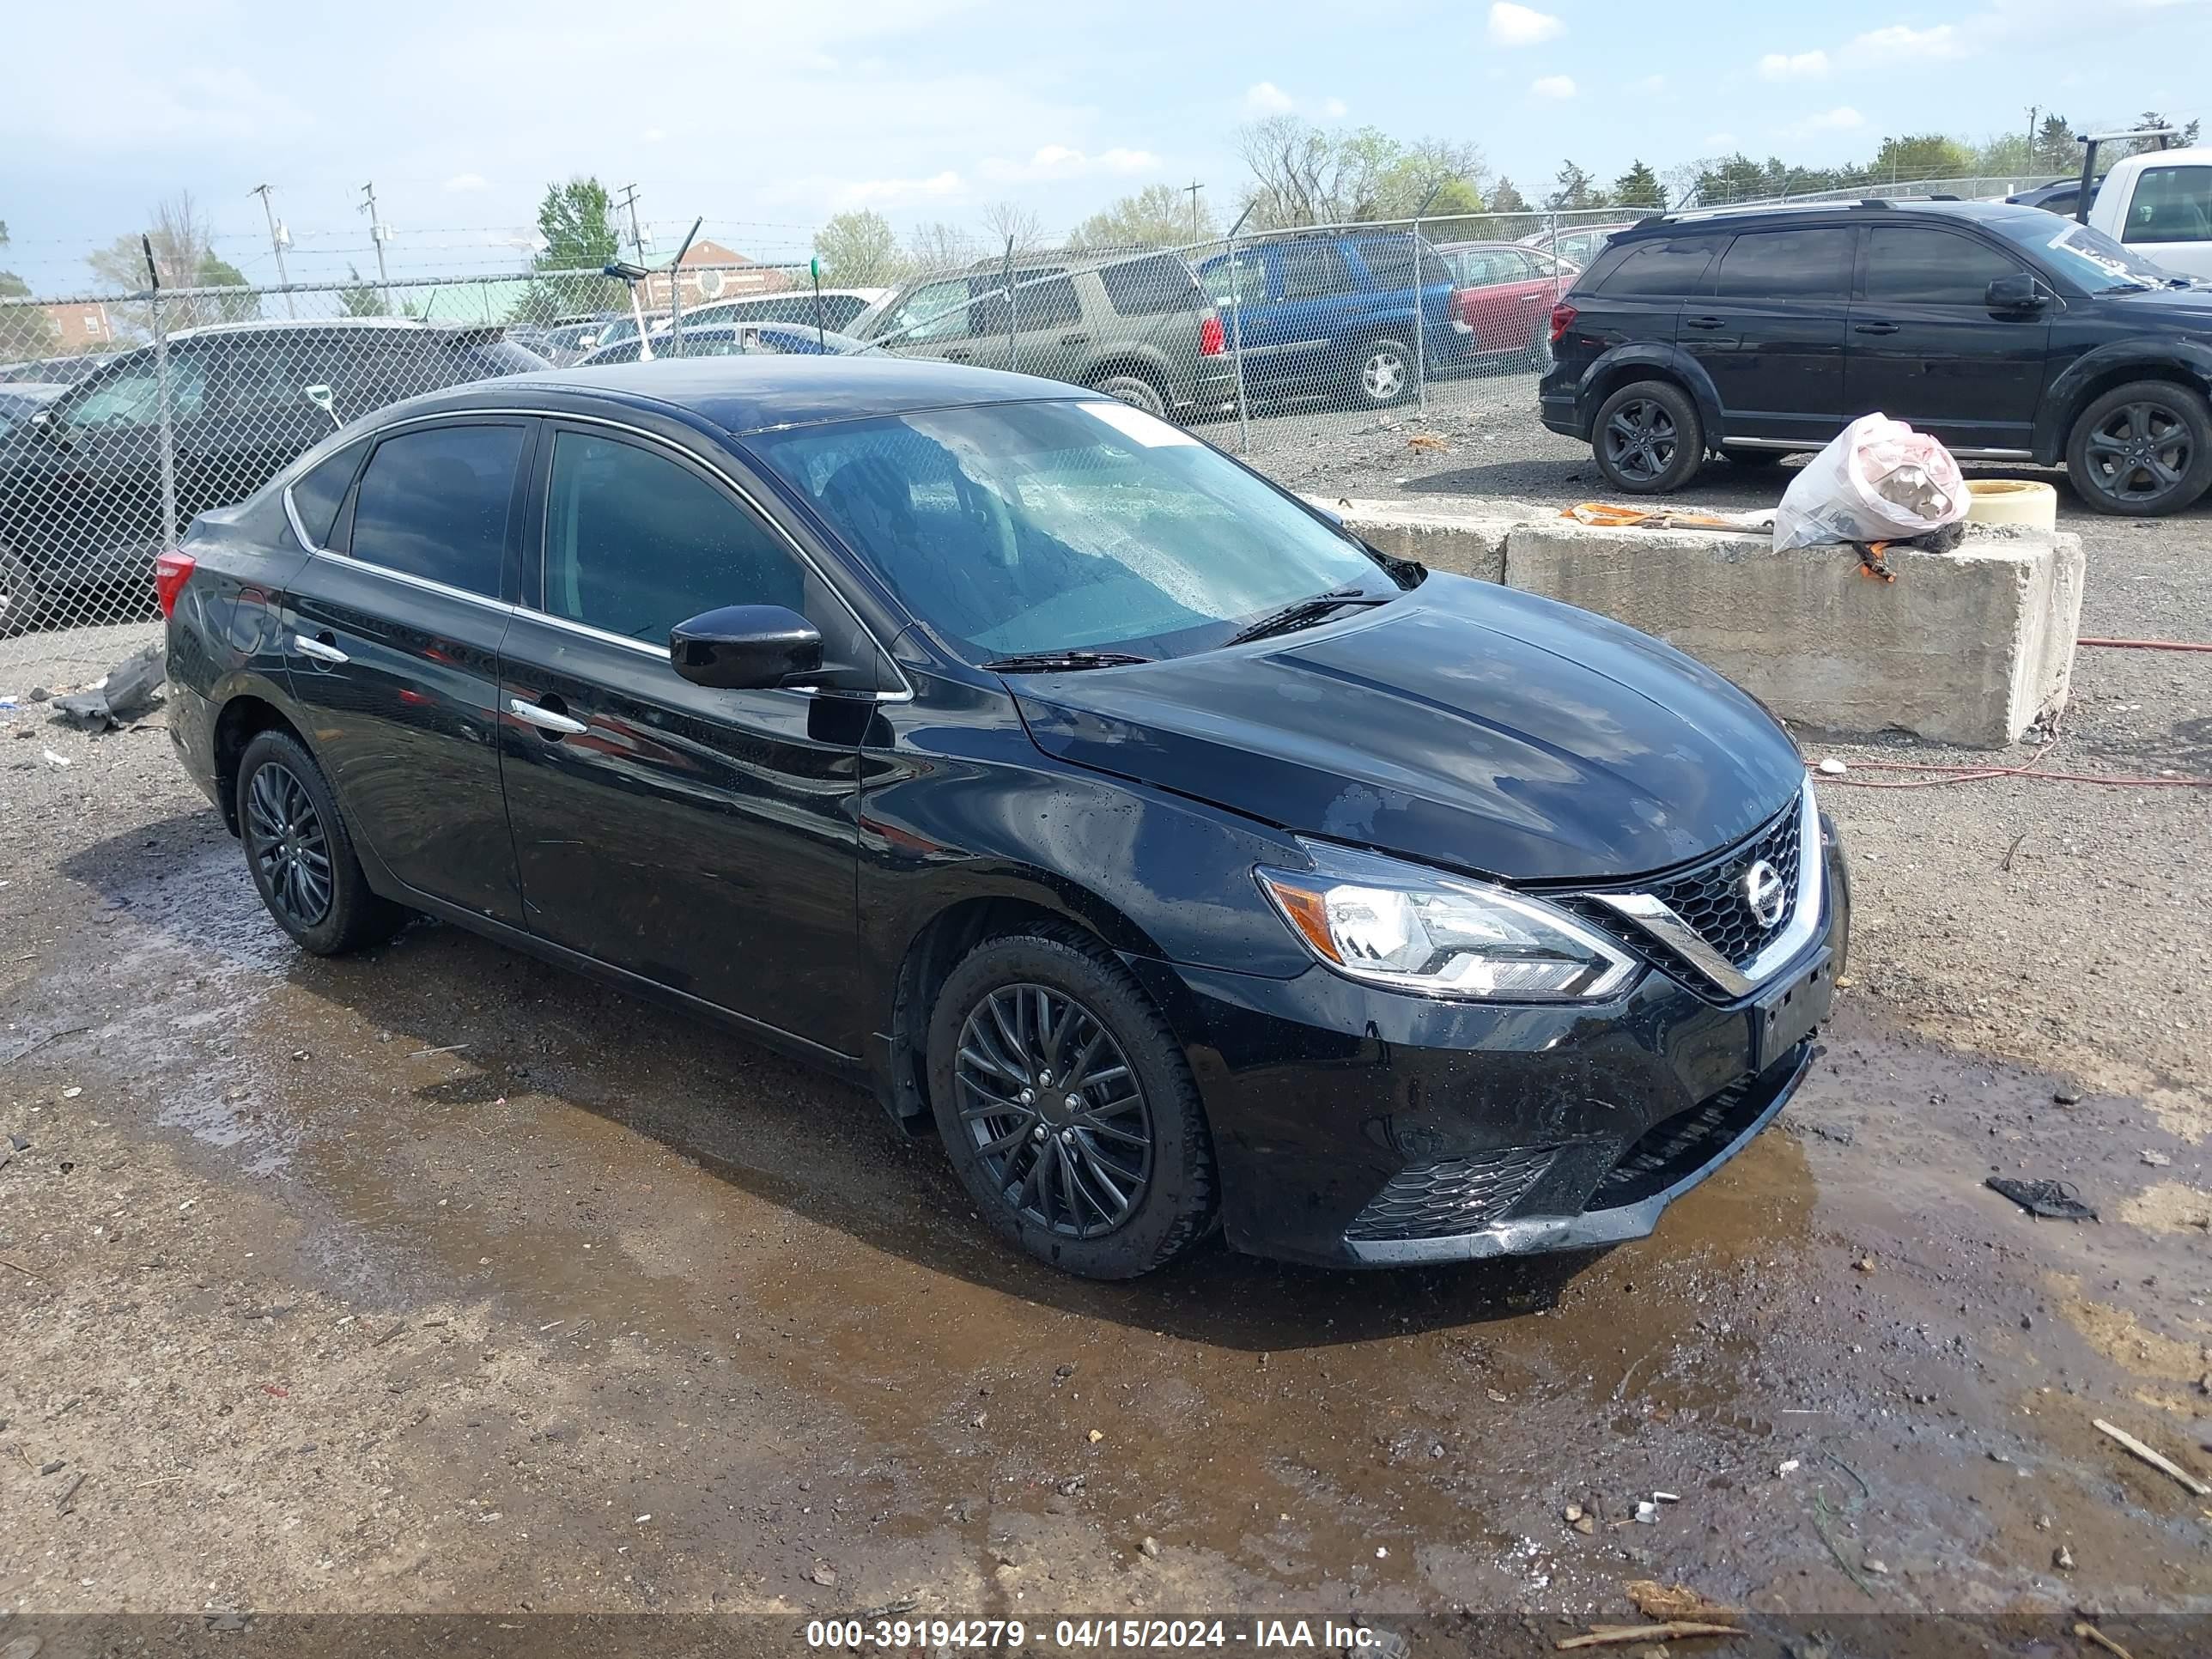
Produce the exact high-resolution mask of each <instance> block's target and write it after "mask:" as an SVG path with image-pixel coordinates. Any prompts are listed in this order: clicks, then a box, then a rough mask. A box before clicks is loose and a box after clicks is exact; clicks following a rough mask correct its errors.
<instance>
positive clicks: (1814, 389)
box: [1676, 225, 1858, 445]
mask: <svg viewBox="0 0 2212 1659" xmlns="http://www.w3.org/2000/svg"><path fill="white" fill-rule="evenodd" d="M1857 238H1858V230H1857V227H1855V226H1850V225H1822V226H1818V227H1814V228H1806V229H1801V230H1755V231H1745V232H1743V233H1741V234H1739V235H1738V236H1737V237H1736V238H1735V240H1733V241H1732V242H1730V243H1729V246H1728V249H1727V251H1726V252H1723V254H1722V255H1721V257H1720V260H1719V263H1718V264H1717V265H1716V266H1715V268H1714V270H1713V275H1712V278H1711V282H1710V283H1708V284H1707V291H1706V293H1705V295H1702V296H1700V297H1698V298H1695V299H1692V301H1689V303H1687V304H1686V305H1685V306H1684V307H1683V308H1682V313H1681V323H1680V329H1679V331H1678V332H1677V334H1676V339H1677V342H1678V343H1680V346H1681V347H1682V349H1684V350H1686V351H1687V352H1688V353H1690V355H1691V356H1693V357H1695V358H1696V359H1697V360H1698V361H1699V362H1700V363H1701V364H1703V365H1704V366H1705V372H1706V374H1709V375H1711V378H1712V382H1713V386H1714V387H1715V389H1716V390H1717V392H1719V394H1720V400H1721V410H1722V435H1723V437H1725V438H1728V439H1731V440H1736V439H1753V440H1761V441H1766V442H1769V443H1774V442H1802V443H1808V444H1814V445H1818V444H1825V443H1826V442H1827V441H1828V440H1829V439H1831V438H1832V437H1834V436H1835V435H1836V434H1837V433H1838V431H1840V430H1841V429H1842V428H1843V425H1844V417H1845V408H1846V404H1845V399H1844V339H1845V337H1846V334H1847V331H1848V326H1849V324H1848V318H1849V313H1850V296H1851V276H1852V265H1853V261H1854V258H1855V257H1856V254H1857V246H1858V242H1857Z"/></svg>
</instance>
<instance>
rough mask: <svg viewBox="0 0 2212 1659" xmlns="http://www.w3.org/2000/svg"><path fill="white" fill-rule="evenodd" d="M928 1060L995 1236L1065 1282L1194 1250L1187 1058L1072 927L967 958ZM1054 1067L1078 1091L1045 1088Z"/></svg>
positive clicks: (1197, 1206)
mask: <svg viewBox="0 0 2212 1659" xmlns="http://www.w3.org/2000/svg"><path fill="white" fill-rule="evenodd" d="M1040 1011H1042V1016H1041V1012H1040ZM928 1058H929V1095H930V1105H931V1109H932V1110H933V1112H934V1113H935V1115H936V1117H937V1127H938V1131H939V1134H940V1135H941V1136H942V1138H943V1139H944V1142H945V1152H946V1154H947V1156H949V1157H950V1158H951V1160H952V1168H953V1170H954V1172H955V1173H957V1175H958V1176H959V1177H960V1181H961V1184H962V1185H963V1186H964V1187H966V1188H967V1189H968V1192H969V1195H970V1196H971V1197H972V1198H974V1200H975V1203H976V1206H977V1207H978V1208H979V1209H980V1210H981V1212H982V1214H983V1216H984V1218H985V1219H986V1220H987V1221H988V1222H989V1224H990V1225H991V1228H992V1231H994V1232H996V1233H998V1234H999V1236H1000V1237H1002V1238H1005V1239H1006V1240H1007V1241H1009V1242H1010V1243H1014V1244H1017V1245H1018V1246H1020V1247H1021V1248H1022V1249H1024V1250H1026V1251H1028V1252H1029V1254H1030V1255H1033V1256H1035V1257H1036V1259H1037V1260H1038V1261H1042V1262H1044V1263H1046V1264H1047V1265H1048V1266H1051V1267H1058V1268H1060V1269H1061V1270H1062V1271H1063V1272H1066V1273H1076V1274H1079V1275H1081V1276H1082V1277H1084V1278H1085V1279H1134V1278H1136V1277H1137V1276H1138V1275H1139V1274H1140V1273H1150V1272H1152V1270H1153V1269H1154V1268H1156V1267H1164V1266H1165V1265H1166V1264H1167V1263H1168V1262H1170V1261H1173V1260H1174V1259H1175V1258H1176V1256H1178V1255H1182V1253H1183V1252H1184V1251H1185V1250H1188V1249H1189V1248H1190V1247H1191V1246H1192V1245H1193V1244H1194V1243H1197V1241H1198V1240H1199V1239H1200V1237H1204V1235H1205V1233H1206V1228H1207V1226H1208V1225H1209V1223H1210V1222H1211V1220H1212V1214H1213V1196H1214V1183H1213V1150H1212V1141H1211V1139H1209V1137H1208V1135H1207V1133H1206V1114H1205V1110H1204V1109H1203V1108H1202V1107H1201V1106H1200V1103H1199V1098H1198V1087H1197V1085H1196V1084H1194V1082H1192V1080H1191V1075H1190V1067H1189V1066H1188V1064H1187V1063H1186V1062H1185V1060H1184V1059H1183V1054H1182V1046H1181V1045H1180V1044H1179V1043H1177V1042H1176V1040H1175V1036H1174V1034H1173V1033H1172V1032H1170V1030H1168V1025H1167V1022H1166V1020H1165V1019H1164V1018H1162V1017H1161V1015H1160V1012H1159V1010H1158V1008H1157V1007H1155V1006H1153V1004H1152V1000H1151V999H1150V998H1149V997H1147V996H1146V994H1145V993H1144V991H1143V989H1142V987H1139V985H1138V984H1137V982H1136V981H1135V980H1133V979H1132V978H1131V977H1130V976H1129V974H1128V972H1127V969H1124V968H1123V967H1122V966H1121V963H1118V962H1116V961H1115V959H1114V957H1112V955H1111V954H1109V952H1108V951H1105V950H1103V948H1101V947H1100V946H1099V945H1098V944H1097V942H1096V941H1095V940H1093V939H1091V937H1090V936H1089V935H1087V934H1085V933H1083V932H1082V931H1081V930H1080V929H1079V928H1076V927H1069V926H1067V925H1065V924H1061V923H1039V924H1038V925H1036V927H1030V928H1025V929H1024V930H1023V931H1022V932H1020V933H1010V934H1006V935H1002V936H1001V937H1000V938H997V939H987V940H985V941H984V942H983V943H982V944H981V945H977V946H976V947H975V950H974V951H971V952H969V955H968V956H967V957H965V958H964V959H963V961H962V962H961V963H960V964H959V966H958V967H957V968H955V969H953V970H952V972H951V974H950V975H947V977H946V979H945V983H944V985H943V987H941V988H940V989H939V992H938V994H937V1000H936V1003H935V1005H934V1006H933V1007H932V1008H931V1010H930V1017H929V1049H928ZM1055 1066H1059V1067H1061V1068H1072V1067H1073V1066H1082V1068H1083V1070H1082V1073H1081V1076H1082V1078H1083V1079H1088V1081H1087V1082H1079V1086H1078V1087H1076V1088H1075V1089H1073V1090H1070V1089H1069V1088H1068V1085H1067V1082H1066V1075H1065V1070H1063V1073H1062V1075H1061V1076H1060V1078H1059V1079H1058V1080H1057V1083H1056V1085H1054V1084H1053V1083H1040V1081H1039V1079H1049V1078H1051V1077H1052V1074H1053V1071H1054V1067H1055ZM1024 1096H1027V1097H1028V1099H1026V1100H1024V1099H1023V1097H1024ZM1070 1100H1079V1101H1080V1102H1081V1103H1080V1104H1079V1105H1078V1106H1077V1107H1075V1108H1074V1109H1070V1108H1069V1106H1068V1104H1067V1103H1068V1102H1069V1101H1070ZM1116 1200H1119V1203H1118V1205H1117V1203H1116Z"/></svg>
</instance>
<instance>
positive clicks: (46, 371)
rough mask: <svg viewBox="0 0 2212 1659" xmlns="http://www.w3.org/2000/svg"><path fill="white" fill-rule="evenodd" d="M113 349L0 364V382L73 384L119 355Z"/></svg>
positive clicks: (51, 384)
mask: <svg viewBox="0 0 2212 1659" xmlns="http://www.w3.org/2000/svg"><path fill="white" fill-rule="evenodd" d="M119 355H120V354H119V353H117V352H113V351H83V352H77V353H75V354H73V355H71V356H66V357H34V358H33V359H31V360H30V361H29V362H21V363H0V385H9V386H14V385H21V384H22V383H24V382H26V381H27V382H30V383H32V384H33V385H37V386H75V385H76V383H77V382H78V381H79V380H85V379H87V378H88V377H89V376H91V375H94V374H99V373H100V370H101V369H103V368H106V366H107V365H108V364H110V363H112V362H114V361H115V359H116V358H117V357H118V356H119Z"/></svg>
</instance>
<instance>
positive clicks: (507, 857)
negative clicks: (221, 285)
mask: <svg viewBox="0 0 2212 1659" xmlns="http://www.w3.org/2000/svg"><path fill="white" fill-rule="evenodd" d="M534 425H535V423H534V422H530V421H526V420H520V419H513V418H489V417H483V416H456V417H453V418H449V419H445V420H441V421H436V422H427V423H423V424H419V425H410V426H407V427H404V428H400V429H399V430H398V431H396V432H392V433H389V434H386V435H385V436H383V437H382V438H381V439H380V440H379V441H377V444H376V447H375V448H374V451H373V452H372V453H370V455H369V458H368V465H367V466H366V467H365V468H364V469H363V470H362V474H361V477H359V479H358V480H357V481H356V482H355V483H354V484H353V487H352V493H351V495H350V497H349V500H348V501H347V502H346V504H345V506H344V507H343V508H342V509H341V510H340V512H339V513H338V516H337V521H336V523H335V524H334V526H333V527H332V530H331V547H330V548H329V549H328V550H325V551H324V552H322V553H319V554H318V555H317V556H315V557H313V558H312V559H309V560H308V561H307V564H306V565H305V566H304V567H302V568H301V570H300V572H299V574H297V575H296V576H295V577H294V579H293V581H292V586H291V587H290V589H289V592H287V593H286V595H285V602H284V619H283V620H284V635H285V643H286V645H287V646H288V647H289V649H290V652H291V670H290V674H291V685H292V695H293V696H294V698H295V700H297V701H298V702H300V703H301V704H302V705H303V706H304V707H305V708H307V711H308V714H309V719H310V729H309V732H308V741H309V743H310V744H311V745H312V746H313V749H314V750H315V752H316V754H317V756H318V757H319V758H320V760H321V761H322V763H323V766H324V769H325V771H326V772H328V774H329V775H330V779H331V785H332V787H334V788H335V790H336V791H337V797H338V799H339V802H340V803H341V804H342V805H343V807H344V808H345V811H346V816H347V818H348V821H349V824H350V825H351V827H352V828H353V829H354V831H355V833H356V835H357V836H359V838H360V839H361V840H362V842H363V843H364V844H365V845H366V846H367V847H368V849H369V850H370V851H371V852H372V853H374V854H375V855H376V857H377V858H378V859H380V860H381V861H382V862H383V863H384V865H385V866H386V868H387V869H389V870H390V871H391V872H392V875H393V876H395V877H396V878H398V879H399V880H400V881H402V882H404V883H405V884H407V885H408V886H409V887H410V888H412V889H414V890H415V891H416V892H417V893H422V894H425V895H428V896H429V897H431V898H435V899H441V900H443V901H445V902H447V903H450V904H454V905H458V906H460V907H461V908H464V909H466V910H469V911H471V912H473V913H474V914H476V915H483V916H488V917H490V918H492V919H493V920H495V921H503V922H507V923H510V924H519V923H520V921H522V901H521V896H520V893H519V892H518V891H517V890H516V886H515V874H514V844H513V841H512V840H511V839H510V838H509V836H508V835H507V811H506V806H505V803H504V802H503V800H502V799H501V794H500V775H499V734H500V722H501V715H500V712H499V702H498V693H499V647H500V641H501V640H502V639H503V638H504V637H505V635H506V633H507V619H508V617H509V616H510V615H511V614H512V612H513V603H512V600H513V593H514V592H515V590H516V584H517V580H518V570H519V562H520V552H519V547H520V529H521V514H520V510H519V509H520V492H521V489H522V487H523V483H524V482H525V478H524V468H523V465H522V463H523V460H524V458H525V456H526V454H527V453H528V452H529V449H530V447H531V441H532V436H533V428H534Z"/></svg>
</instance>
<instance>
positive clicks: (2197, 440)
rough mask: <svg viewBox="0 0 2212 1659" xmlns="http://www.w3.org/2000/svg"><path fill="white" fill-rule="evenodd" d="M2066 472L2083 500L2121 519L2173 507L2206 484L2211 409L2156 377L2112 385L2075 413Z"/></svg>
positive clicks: (2210, 474)
mask: <svg viewBox="0 0 2212 1659" xmlns="http://www.w3.org/2000/svg"><path fill="white" fill-rule="evenodd" d="M2066 473H2067V477H2069V479H2070V480H2071V481H2072V483H2073V485H2074V493H2075V495H2079V496H2080V497H2081V501H2082V503H2083V504H2084V505H2085V506H2087V507H2093V508H2094V509H2095V510H2096V511H2097V512H2100V513H2118V514H2119V515H2121V516H2122V517H2125V518H2148V517H2151V516H2153V515H2154V514H2157V513H2178V512H2179V511H2180V510H2181V509H2182V508H2183V507H2187V506H2188V505H2189V504H2190V503H2191V501H2195V500H2196V499H2197V497H2198V496H2199V495H2203V493H2204V491H2205V489H2206V488H2207V487H2208V486H2212V413H2208V411H2207V409H2206V406H2205V402H2204V399H2203V397H2202V396H2201V395H2200V394H2198V393H2197V392H2191V390H2190V389H2189V388H2188V387H2186V386H2174V385H2172V384H2170V383H2169V382H2166V381H2164V380H2136V381H2133V382H2130V384H2129V385H2126V386H2115V387H2113V388H2112V390H2111V391H2110V392H2106V393H2105V395H2104V396H2103V397H2101V398H2098V399H2097V400H2096V401H2095V402H2094V403H2093V404H2090V405H2089V406H2088V408H2087V409H2085V410H2082V411H2081V418H2080V419H2079V420H2077V421H2075V422H2074V430H2073V433H2072V435H2070V436H2069V438H2068V440H2067V443H2066Z"/></svg>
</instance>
